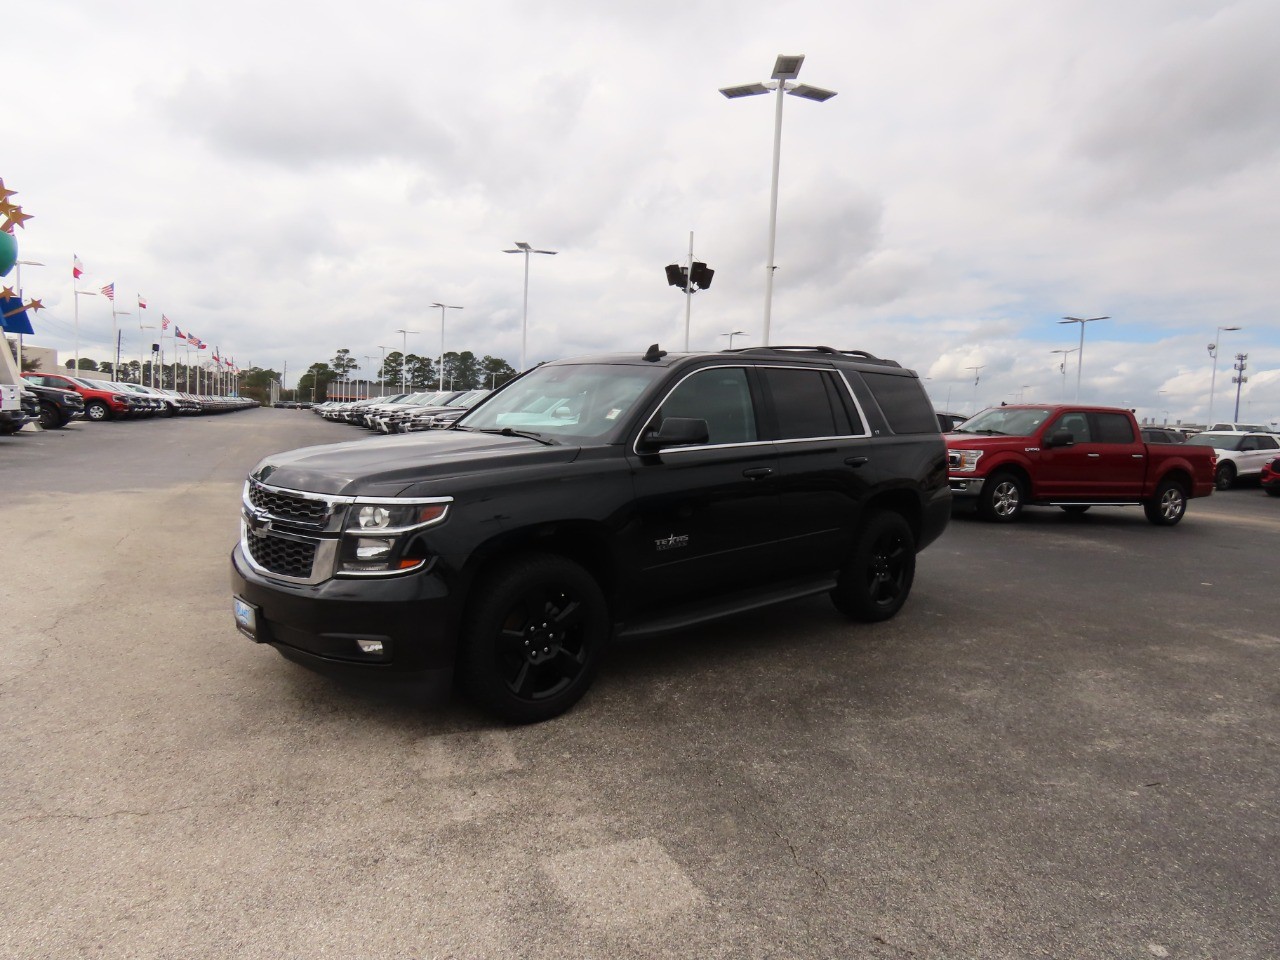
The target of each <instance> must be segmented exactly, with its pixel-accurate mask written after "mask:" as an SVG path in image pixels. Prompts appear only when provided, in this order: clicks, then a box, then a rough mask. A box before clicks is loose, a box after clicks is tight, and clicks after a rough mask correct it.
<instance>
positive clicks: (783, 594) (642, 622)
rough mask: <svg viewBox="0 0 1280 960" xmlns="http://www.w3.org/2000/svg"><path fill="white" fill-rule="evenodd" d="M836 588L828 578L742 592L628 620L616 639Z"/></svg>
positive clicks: (680, 627)
mask: <svg viewBox="0 0 1280 960" xmlns="http://www.w3.org/2000/svg"><path fill="white" fill-rule="evenodd" d="M835 585H836V578H835V577H834V576H828V577H823V578H821V579H819V580H804V581H792V582H791V583H786V584H782V585H780V586H773V587H770V588H768V589H759V588H756V589H751V590H743V591H740V592H738V593H733V594H730V595H729V596H727V597H722V598H720V599H718V600H715V601H713V602H711V603H697V604H685V605H683V606H680V607H676V608H675V609H674V610H670V611H668V612H666V613H663V614H660V615H657V616H653V617H645V618H643V619H636V620H631V621H629V622H627V623H624V624H623V625H622V627H621V629H619V630H618V632H617V634H615V637H616V639H618V640H624V641H626V640H639V639H641V638H643V637H653V636H657V635H658V634H662V633H671V632H672V631H675V630H684V629H686V628H688V627H694V626H697V625H698V624H700V623H707V622H709V621H711V620H719V619H721V618H722V617H727V616H731V615H733V614H736V613H746V612H748V611H750V610H759V609H761V608H762V607H771V606H773V605H774V604H776V603H785V602H786V601H788V600H802V599H804V598H805V597H813V596H817V595H818V594H820V593H828V592H830V591H831V590H833V589H835Z"/></svg>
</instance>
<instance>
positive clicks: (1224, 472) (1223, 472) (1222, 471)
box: [1213, 463, 1236, 490]
mask: <svg viewBox="0 0 1280 960" xmlns="http://www.w3.org/2000/svg"><path fill="white" fill-rule="evenodd" d="M1235 482H1236V466H1235V464H1234V463H1220V464H1218V472H1217V473H1215V474H1214V475H1213V485H1214V486H1215V487H1217V488H1218V489H1219V490H1230V489H1231V485H1232V484H1233V483H1235Z"/></svg>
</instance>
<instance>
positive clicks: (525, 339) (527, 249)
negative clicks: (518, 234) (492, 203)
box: [459, 240, 557, 373]
mask: <svg viewBox="0 0 1280 960" xmlns="http://www.w3.org/2000/svg"><path fill="white" fill-rule="evenodd" d="M502 252H503V253H523V254H524V313H523V315H522V316H523V319H522V320H521V321H520V372H521V373H523V372H524V371H525V369H526V366H525V358H526V356H527V355H528V348H529V254H531V253H544V254H546V255H547V256H549V257H554V256H555V255H556V253H557V251H555V250H535V249H533V247H531V246H529V244H527V243H525V242H524V241H523V240H517V241H516V248H515V249H514V250H503V251H502ZM459 309H461V308H459Z"/></svg>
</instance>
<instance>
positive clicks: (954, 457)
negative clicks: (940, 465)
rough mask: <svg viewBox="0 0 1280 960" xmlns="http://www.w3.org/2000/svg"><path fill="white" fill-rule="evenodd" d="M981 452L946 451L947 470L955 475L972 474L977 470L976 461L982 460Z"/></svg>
mask: <svg viewBox="0 0 1280 960" xmlns="http://www.w3.org/2000/svg"><path fill="white" fill-rule="evenodd" d="M983 452H984V451H982V450H948V451H947V469H948V470H951V471H954V472H956V473H972V472H973V471H974V470H977V469H978V461H979V460H981V459H982V454H983Z"/></svg>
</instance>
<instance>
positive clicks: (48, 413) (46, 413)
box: [40, 403, 67, 430]
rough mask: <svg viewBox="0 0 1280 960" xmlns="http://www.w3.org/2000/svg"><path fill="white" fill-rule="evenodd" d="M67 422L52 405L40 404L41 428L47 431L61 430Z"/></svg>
mask: <svg viewBox="0 0 1280 960" xmlns="http://www.w3.org/2000/svg"><path fill="white" fill-rule="evenodd" d="M66 424H67V421H65V420H63V419H62V414H61V413H59V412H58V408H57V407H56V406H54V405H53V404H52V403H42V404H40V426H42V427H44V429H46V430H60V429H62V428H63V427H64V426H66Z"/></svg>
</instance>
